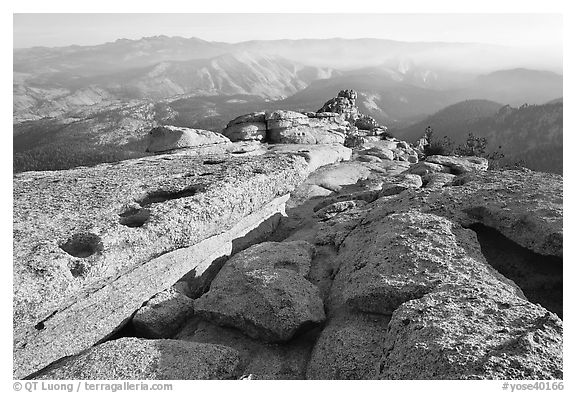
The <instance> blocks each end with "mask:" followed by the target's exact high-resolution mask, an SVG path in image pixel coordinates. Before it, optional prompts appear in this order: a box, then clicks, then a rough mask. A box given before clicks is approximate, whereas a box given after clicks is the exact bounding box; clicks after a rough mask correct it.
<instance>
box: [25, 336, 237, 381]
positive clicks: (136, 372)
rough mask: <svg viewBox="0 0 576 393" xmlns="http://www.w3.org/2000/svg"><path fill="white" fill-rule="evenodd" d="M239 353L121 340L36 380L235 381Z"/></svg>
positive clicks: (183, 343) (217, 347)
mask: <svg viewBox="0 0 576 393" xmlns="http://www.w3.org/2000/svg"><path fill="white" fill-rule="evenodd" d="M239 362H240V358H239V355H238V352H237V351H236V350H234V349H232V348H229V347H225V346H223V345H214V344H201V343H193V342H186V341H181V340H142V339H139V338H130V337H127V338H121V339H118V340H114V341H108V342H106V343H104V344H100V345H97V346H95V347H93V348H90V349H89V350H87V351H86V352H84V353H82V354H80V355H77V356H73V357H70V358H67V359H64V360H63V361H62V362H59V363H57V364H55V365H53V366H50V367H49V368H48V369H47V370H45V371H43V372H42V373H40V375H38V376H36V378H37V379H84V380H102V379H108V380H109V379H132V380H145V379H176V380H180V379H184V380H190V379H235V378H237V377H238V376H239V374H238V365H239Z"/></svg>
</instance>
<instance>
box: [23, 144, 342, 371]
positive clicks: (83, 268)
mask: <svg viewBox="0 0 576 393" xmlns="http://www.w3.org/2000/svg"><path fill="white" fill-rule="evenodd" d="M306 154H307V158H308V160H309V161H310V162H314V161H315V160H319V163H318V165H321V163H324V162H334V161H338V160H340V159H345V158H346V157H345V156H342V155H341V154H339V153H338V151H330V150H322V151H320V152H318V153H317V152H315V151H313V150H311V151H309V152H308V153H306ZM330 160H332V161H330ZM315 165H316V164H309V163H308V162H307V161H306V158H303V157H301V156H299V155H297V154H281V155H277V154H268V155H262V156H253V157H246V158H244V157H230V156H213V157H194V156H189V155H186V154H175V155H159V156H154V157H147V158H142V159H137V160H129V161H123V162H119V163H112V164H102V165H99V166H96V167H92V168H78V169H74V170H69V171H59V172H28V173H23V174H20V175H16V176H15V178H14V375H15V376H16V377H23V376H26V375H28V374H30V373H31V372H34V371H36V370H38V369H39V368H42V367H43V366H45V365H47V364H49V363H50V362H52V361H54V360H56V359H58V358H60V357H62V356H67V355H71V354H74V353H77V352H78V351H80V350H82V349H84V348H86V347H88V346H91V345H93V344H95V343H96V342H98V341H100V340H102V339H104V338H105V337H107V336H108V335H110V334H112V333H113V332H114V330H116V329H117V328H119V327H120V326H122V325H123V324H124V323H125V322H126V321H127V320H128V319H129V318H130V316H131V314H132V313H133V311H134V310H135V309H137V308H138V307H139V305H140V304H142V303H143V302H144V301H146V300H147V299H149V298H150V297H152V296H153V295H154V294H155V293H157V292H160V291H162V290H164V289H166V288H168V287H169V286H171V285H172V284H174V283H175V282H176V281H177V280H178V279H179V278H180V277H181V276H182V275H184V274H185V273H186V272H188V271H190V270H191V269H194V268H195V267H199V266H203V265H202V264H203V263H207V262H211V261H212V260H213V259H215V258H217V257H219V256H221V255H222V254H221V250H224V251H226V250H227V249H228V248H230V247H231V246H225V247H224V245H227V244H231V241H232V240H233V239H234V238H236V237H239V236H243V235H244V234H246V233H247V232H249V231H250V230H252V229H253V228H254V227H255V226H258V224H259V223H260V222H262V221H263V220H265V219H266V218H268V217H269V216H271V215H273V214H277V213H278V212H279V211H280V210H282V208H283V207H282V206H278V205H274V204H273V206H272V207H270V208H268V210H266V208H265V207H266V204H267V203H269V202H271V201H273V200H274V199H275V198H277V197H280V196H283V195H287V194H288V193H289V192H291V191H292V190H293V189H294V188H295V187H296V186H297V185H298V184H300V183H301V182H302V181H303V180H304V179H305V178H306V177H307V175H308V173H309V172H310V171H311V170H313V169H315V167H316V166H315ZM284 202H285V200H284ZM260 210H264V211H267V214H268V216H265V217H262V216H260V215H259V214H260ZM251 214H256V217H257V219H256V220H255V221H254V219H252V222H250V220H248V222H247V223H241V221H242V219H243V218H244V217H246V216H249V215H251ZM236 224H239V225H240V224H241V225H240V226H239V227H238V228H236V229H235V228H234V225H236ZM232 229H234V230H233V231H232V232H230V230H232ZM227 231H228V232H230V233H228V232H227ZM215 236H216V237H215ZM218 236H220V237H218ZM202 242H207V243H202ZM191 247H192V248H191ZM194 247H195V248H194ZM186 255H188V256H186ZM192 256H193V257H192ZM186 258H188V259H187V260H186ZM210 258H212V259H210ZM183 261H184V262H183ZM149 262H153V263H149ZM202 268H203V269H205V268H206V266H204V267H202ZM144 278H145V279H144ZM81 321H82V322H81Z"/></svg>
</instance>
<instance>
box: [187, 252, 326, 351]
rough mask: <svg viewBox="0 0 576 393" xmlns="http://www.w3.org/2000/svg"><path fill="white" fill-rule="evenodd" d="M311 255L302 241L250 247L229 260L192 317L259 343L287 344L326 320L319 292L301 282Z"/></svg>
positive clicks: (201, 299)
mask: <svg viewBox="0 0 576 393" xmlns="http://www.w3.org/2000/svg"><path fill="white" fill-rule="evenodd" d="M313 253H314V249H313V247H312V246H311V245H310V244H308V243H306V242H289V243H262V244H259V245H255V246H252V247H250V248H249V249H247V250H245V251H243V252H241V253H239V254H237V255H235V256H234V257H233V258H232V259H230V261H228V262H227V263H226V265H225V266H224V267H223V268H222V270H221V271H220V273H219V274H218V276H216V278H215V279H214V281H212V285H211V286H210V290H209V291H208V293H206V294H205V295H203V296H202V297H201V298H200V299H198V300H196V301H195V302H194V307H195V310H196V314H197V315H199V316H200V317H203V318H204V319H206V320H209V321H212V322H214V323H216V324H218V325H222V326H230V327H235V328H237V329H239V330H241V331H242V332H244V333H245V334H246V335H247V336H249V337H252V338H255V339H260V340H262V341H264V342H283V341H288V340H289V339H291V338H292V336H294V334H295V333H296V332H297V331H299V330H302V328H305V327H309V326H311V325H315V324H319V323H321V322H322V321H323V320H324V318H325V316H324V305H323V304H322V299H320V295H319V291H318V288H317V287H316V286H314V285H312V284H311V283H310V282H308V281H307V280H306V279H305V278H304V277H305V276H306V275H307V274H308V272H309V270H310V262H311V260H312V256H313Z"/></svg>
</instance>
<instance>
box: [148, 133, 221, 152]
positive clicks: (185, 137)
mask: <svg viewBox="0 0 576 393" xmlns="http://www.w3.org/2000/svg"><path fill="white" fill-rule="evenodd" d="M225 143H230V140H229V139H228V138H226V137H225V136H224V135H222V134H219V133H217V132H212V131H207V130H198V129H193V128H185V127H175V126H160V127H155V128H153V129H152V131H150V144H149V145H148V149H146V151H149V152H152V153H157V152H165V151H170V150H175V149H182V148H187V147H200V146H206V145H217V144H225Z"/></svg>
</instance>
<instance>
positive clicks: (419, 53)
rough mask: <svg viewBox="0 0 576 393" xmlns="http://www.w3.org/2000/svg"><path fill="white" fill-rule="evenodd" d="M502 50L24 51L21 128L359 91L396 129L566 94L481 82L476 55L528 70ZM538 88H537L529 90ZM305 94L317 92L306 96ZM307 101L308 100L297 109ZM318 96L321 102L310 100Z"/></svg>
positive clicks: (20, 59) (517, 77)
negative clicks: (116, 109)
mask: <svg viewBox="0 0 576 393" xmlns="http://www.w3.org/2000/svg"><path fill="white" fill-rule="evenodd" d="M502 49H503V48H502V47H496V46H494V45H481V44H462V43H441V42H440V43H409V42H399V41H391V40H380V39H355V40H347V39H319V40H314V39H305V40H275V41H248V42H241V43H237V44H229V43H222V42H208V41H204V40H201V39H197V38H189V39H188V38H181V37H166V36H158V37H148V38H143V39H140V40H126V39H122V40H117V41H115V42H111V43H106V44H103V45H95V46H87V47H82V46H69V47H62V48H30V49H16V50H14V108H13V112H14V121H15V122H20V121H25V120H37V119H41V118H43V117H59V116H70V114H71V113H74V112H78V111H80V112H81V111H84V110H86V109H88V108H89V107H93V109H94V110H99V108H100V109H104V108H105V107H106V106H107V105H110V104H119V103H126V102H130V101H133V100H160V99H165V98H169V97H173V98H177V97H178V96H190V97H194V96H196V97H197V96H203V95H204V96H213V95H223V96H225V95H237V94H241V95H254V96H258V97H261V98H264V99H268V100H282V99H287V100H288V101H287V102H286V104H288V105H293V104H294V103H295V102H296V100H300V99H302V98H306V100H308V101H301V102H300V105H312V106H313V107H318V106H319V105H321V104H322V102H320V101H321V100H323V99H324V98H325V97H327V96H332V95H333V94H334V92H335V91H336V92H337V91H339V90H340V89H342V88H349V87H351V88H354V89H356V90H358V91H359V92H360V93H361V95H362V96H363V97H364V99H363V100H362V101H361V102H360V105H364V106H365V109H366V110H367V111H368V112H370V111H372V113H371V114H372V116H374V117H376V118H378V119H379V120H381V121H382V122H388V123H392V124H393V123H395V122H398V121H403V122H406V121H411V120H414V119H417V118H419V117H422V116H423V115H427V114H430V113H433V112H435V111H437V110H439V109H440V108H442V107H445V106H447V105H450V104H453V103H456V102H458V101H461V100H463V99H470V98H485V99H492V100H496V101H500V102H507V103H510V104H513V105H515V104H517V103H524V102H528V103H543V102H544V101H547V100H550V99H553V98H556V97H558V96H561V95H562V89H561V84H562V77H561V76H560V75H557V74H553V73H542V74H540V75H539V76H538V77H537V78H535V76H534V75H533V74H530V71H528V70H519V69H516V70H513V71H511V72H512V74H509V73H508V74H506V73H505V74H502V75H500V74H486V75H485V77H484V78H485V79H484V80H480V81H479V80H478V78H479V76H478V75H479V74H478V72H479V70H481V69H486V68H487V67H486V65H484V66H479V65H478V64H476V65H474V64H468V63H469V60H470V59H471V58H477V57H474V56H473V55H474V54H482V56H483V58H490V59H491V60H490V61H491V62H492V63H493V66H495V65H498V66H499V68H497V69H500V70H501V69H502V67H504V66H518V65H519V64H524V65H526V64H528V63H530V62H528V63H526V62H523V61H520V60H514V61H512V60H513V59H515V56H514V54H513V53H508V52H507V51H503V50H502ZM489 54H493V55H494V56H488V55H489ZM454 59H458V61H454ZM456 68H462V70H457V69H456ZM489 68H490V67H488V69H489ZM534 72H537V71H534ZM503 79H504V80H503ZM323 80H324V81H325V80H330V82H326V83H321V82H322V81H323ZM507 80H509V82H507ZM533 81H539V82H538V83H537V84H536V85H534V86H532V87H531V86H530V85H531V84H533ZM347 82H350V83H353V84H354V85H355V86H350V84H347ZM513 83H515V84H513ZM306 88H310V89H311V91H315V90H317V93H314V92H312V93H310V92H304V90H305V89H306ZM322 89H325V90H326V91H321V90H322ZM327 90H329V91H327ZM299 92H302V93H303V94H302V95H300V96H295V97H294V98H293V99H292V101H290V97H291V96H292V95H294V94H296V93H299ZM510 92H511V93H510ZM314 95H315V96H317V97H321V98H316V99H313V100H312V99H311V97H312V96H314ZM519 101H521V102H519ZM67 114H68V115H67Z"/></svg>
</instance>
